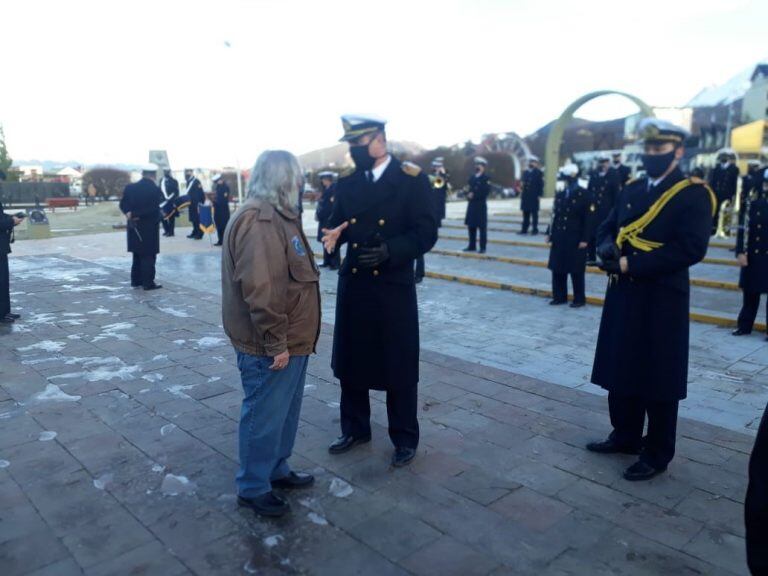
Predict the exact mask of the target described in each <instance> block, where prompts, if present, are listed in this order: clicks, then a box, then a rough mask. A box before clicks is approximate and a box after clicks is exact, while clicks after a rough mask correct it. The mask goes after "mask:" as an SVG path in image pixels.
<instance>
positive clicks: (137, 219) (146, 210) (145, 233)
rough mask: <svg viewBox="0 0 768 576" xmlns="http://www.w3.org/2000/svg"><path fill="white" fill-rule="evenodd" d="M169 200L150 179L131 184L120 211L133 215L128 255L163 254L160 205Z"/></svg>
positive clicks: (130, 223)
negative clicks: (130, 253)
mask: <svg viewBox="0 0 768 576" xmlns="http://www.w3.org/2000/svg"><path fill="white" fill-rule="evenodd" d="M164 200H165V198H164V197H163V193H162V192H161V191H160V188H159V187H158V186H157V184H155V183H154V182H152V180H150V179H149V178H142V179H141V180H139V181H138V182H136V183H135V184H128V186H126V187H125V190H124V191H123V197H122V199H121V200H120V211H121V212H122V213H123V214H127V213H128V212H130V213H131V220H130V221H129V222H128V230H127V233H128V252H133V253H134V254H140V255H142V256H151V255H153V254H157V253H158V252H160V228H159V224H160V219H161V217H160V204H162V203H163V201H164Z"/></svg>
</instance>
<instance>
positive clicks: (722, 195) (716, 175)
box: [709, 163, 739, 202]
mask: <svg viewBox="0 0 768 576" xmlns="http://www.w3.org/2000/svg"><path fill="white" fill-rule="evenodd" d="M738 181H739V169H738V168H737V167H736V165H735V164H731V163H728V166H726V167H725V168H723V165H722V164H718V165H717V166H715V167H714V168H713V169H712V173H711V174H710V175H709V185H710V186H711V187H712V190H713V191H714V192H715V196H717V201H718V202H723V201H725V200H731V199H732V198H733V197H734V196H735V195H736V185H737V183H738Z"/></svg>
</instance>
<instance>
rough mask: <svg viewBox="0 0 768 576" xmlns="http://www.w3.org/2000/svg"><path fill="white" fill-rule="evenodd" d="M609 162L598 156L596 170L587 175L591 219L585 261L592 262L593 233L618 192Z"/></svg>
mask: <svg viewBox="0 0 768 576" xmlns="http://www.w3.org/2000/svg"><path fill="white" fill-rule="evenodd" d="M609 166H610V160H609V158H608V156H600V157H599V158H598V159H597V169H596V170H593V171H592V173H591V174H590V175H589V186H588V187H587V190H588V192H589V199H590V202H592V205H591V206H590V217H591V218H592V228H591V229H592V234H591V236H590V239H589V246H588V247H587V261H588V262H594V261H595V258H596V255H595V233H596V232H597V227H598V226H599V225H600V224H601V223H602V222H603V220H605V219H606V218H607V217H608V214H609V213H610V212H611V209H612V208H613V204H614V203H615V202H616V194H617V193H618V191H619V185H618V180H617V179H616V178H612V177H610V169H609Z"/></svg>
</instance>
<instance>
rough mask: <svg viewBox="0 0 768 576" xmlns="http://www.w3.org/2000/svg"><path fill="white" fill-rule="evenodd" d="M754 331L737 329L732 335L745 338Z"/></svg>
mask: <svg viewBox="0 0 768 576" xmlns="http://www.w3.org/2000/svg"><path fill="white" fill-rule="evenodd" d="M751 333H752V330H744V329H742V328H736V330H734V331H733V332H731V335H733V336H745V335H747V334H751Z"/></svg>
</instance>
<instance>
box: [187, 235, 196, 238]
mask: <svg viewBox="0 0 768 576" xmlns="http://www.w3.org/2000/svg"><path fill="white" fill-rule="evenodd" d="M187 238H195V235H194V234H187Z"/></svg>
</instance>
